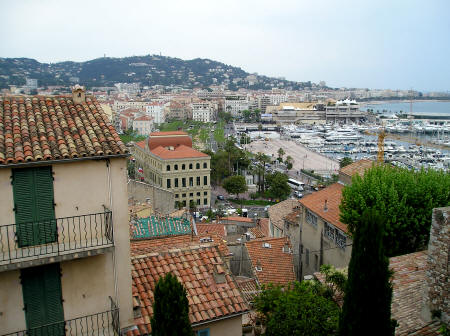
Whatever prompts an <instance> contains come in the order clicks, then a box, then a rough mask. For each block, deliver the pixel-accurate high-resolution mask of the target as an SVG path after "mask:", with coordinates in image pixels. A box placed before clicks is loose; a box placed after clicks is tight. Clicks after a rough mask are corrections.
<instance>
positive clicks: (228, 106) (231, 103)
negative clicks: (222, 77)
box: [223, 95, 250, 117]
mask: <svg viewBox="0 0 450 336" xmlns="http://www.w3.org/2000/svg"><path fill="white" fill-rule="evenodd" d="M223 106H224V108H223V110H224V111H225V112H228V113H231V115H232V116H233V117H236V116H239V115H241V112H242V111H244V110H248V109H249V106H250V105H249V102H248V100H247V97H246V96H240V95H233V96H230V95H228V96H226V97H225V102H224V104H223Z"/></svg>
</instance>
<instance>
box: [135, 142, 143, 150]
mask: <svg viewBox="0 0 450 336" xmlns="http://www.w3.org/2000/svg"><path fill="white" fill-rule="evenodd" d="M136 145H137V146H139V147H141V148H142V149H145V140H143V141H139V142H136Z"/></svg>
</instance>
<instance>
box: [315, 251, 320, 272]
mask: <svg viewBox="0 0 450 336" xmlns="http://www.w3.org/2000/svg"><path fill="white" fill-rule="evenodd" d="M314 269H315V270H316V271H318V270H319V256H318V255H317V254H315V255H314Z"/></svg>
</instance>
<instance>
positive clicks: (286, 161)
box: [284, 155, 294, 170]
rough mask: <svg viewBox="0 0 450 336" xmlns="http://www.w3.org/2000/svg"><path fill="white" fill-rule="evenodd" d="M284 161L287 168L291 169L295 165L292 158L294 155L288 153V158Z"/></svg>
mask: <svg viewBox="0 0 450 336" xmlns="http://www.w3.org/2000/svg"><path fill="white" fill-rule="evenodd" d="M284 163H286V165H287V169H288V170H291V169H292V166H293V165H294V159H293V158H292V156H290V155H288V156H287V157H286V160H284Z"/></svg>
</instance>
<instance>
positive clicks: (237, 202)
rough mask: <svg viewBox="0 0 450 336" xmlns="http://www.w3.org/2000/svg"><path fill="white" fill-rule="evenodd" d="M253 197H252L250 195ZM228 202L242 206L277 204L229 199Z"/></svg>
mask: <svg viewBox="0 0 450 336" xmlns="http://www.w3.org/2000/svg"><path fill="white" fill-rule="evenodd" d="M250 197H251V195H250ZM228 201H230V202H231V203H235V204H242V205H273V204H276V202H271V201H266V200H256V199H251V200H245V199H240V200H239V199H236V198H229V199H228Z"/></svg>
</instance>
